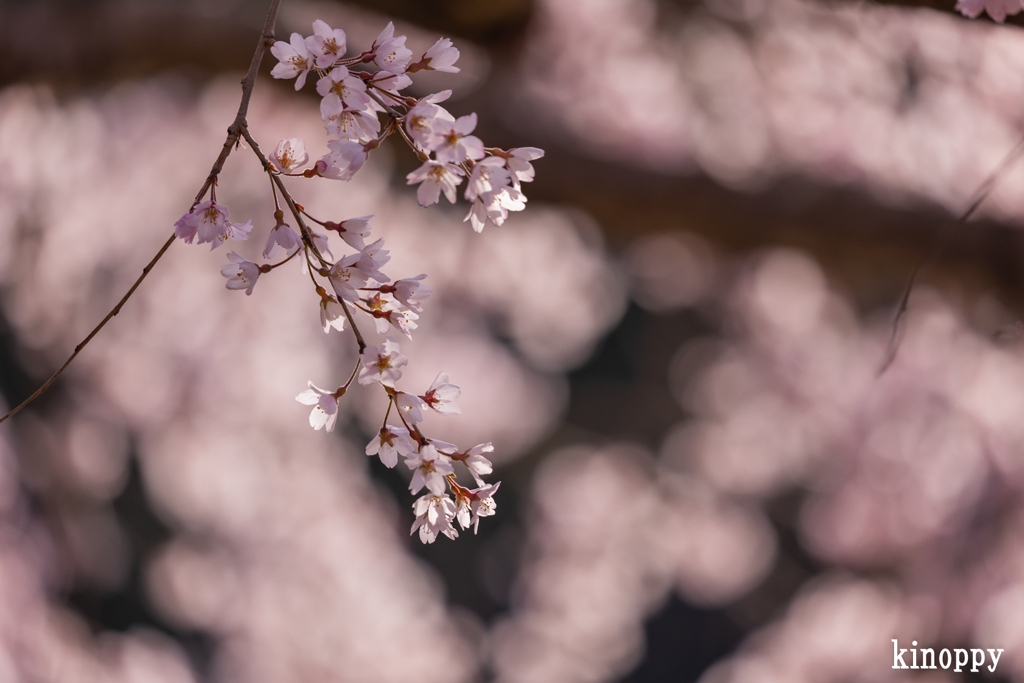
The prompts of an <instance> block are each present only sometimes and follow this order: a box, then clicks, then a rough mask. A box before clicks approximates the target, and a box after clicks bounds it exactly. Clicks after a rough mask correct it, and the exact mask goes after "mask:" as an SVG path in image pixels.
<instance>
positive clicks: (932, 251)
mask: <svg viewBox="0 0 1024 683" xmlns="http://www.w3.org/2000/svg"><path fill="white" fill-rule="evenodd" d="M1021 154H1024V137H1021V139H1020V140H1018V141H1017V144H1016V145H1014V147H1013V149H1011V150H1010V151H1009V153H1007V155H1006V156H1005V157H1004V158H1003V160H1002V161H1001V162H1000V163H999V165H998V166H997V167H996V168H995V170H994V171H992V173H990V174H989V176H988V177H987V178H985V180H984V181H983V182H982V183H981V185H979V186H978V189H977V190H975V191H974V199H973V200H972V201H971V203H970V205H969V206H968V207H967V210H966V211H964V212H963V213H962V214H960V217H959V218H957V220H956V221H955V222H953V223H952V224H950V225H948V226H946V228H945V229H944V230H943V231H942V232H941V233H940V234H939V235H938V236H937V237H936V238H934V239H933V240H932V241H931V244H930V248H929V249H928V250H927V251H925V252H924V253H923V254H921V257H920V259H918V261H917V265H915V266H914V270H913V271H911V273H910V278H909V279H908V280H907V285H906V287H904V288H903V295H902V296H901V297H900V303H899V306H898V307H897V309H896V315H895V316H894V318H893V321H892V331H891V332H890V334H889V343H888V345H887V347H886V352H885V360H884V361H883V362H882V366H881V367H880V368H879V370H878V374H879V375H882V374H884V373H885V371H886V370H888V369H889V366H890V365H892V363H893V361H894V360H896V353H897V352H898V351H899V346H900V344H899V334H898V333H899V326H900V321H901V320H902V319H903V316H904V315H905V314H906V312H907V304H908V303H909V301H910V293H911V291H912V290H913V289H914V284H915V283H916V281H917V275H918V273H919V272H920V271H921V269H922V268H923V267H924V266H925V265H926V264H927V263H930V262H932V261H934V260H935V259H937V258H938V257H939V254H940V253H942V250H943V248H944V247H945V246H946V244H947V243H948V242H949V238H950V237H952V236H953V233H954V232H955V231H956V230H957V228H959V227H960V226H962V225H964V224H965V223H966V222H967V221H968V220H969V219H970V218H971V216H973V215H974V213H975V212H976V211H977V210H978V208H979V207H980V206H981V204H982V202H984V201H985V199H987V198H988V196H989V194H991V192H992V190H993V188H995V184H996V180H998V179H999V177H1000V176H1002V175H1003V173H1005V172H1006V171H1007V170H1008V169H1009V168H1010V167H1011V166H1013V164H1014V163H1016V162H1017V160H1018V159H1019V158H1020V156H1021Z"/></svg>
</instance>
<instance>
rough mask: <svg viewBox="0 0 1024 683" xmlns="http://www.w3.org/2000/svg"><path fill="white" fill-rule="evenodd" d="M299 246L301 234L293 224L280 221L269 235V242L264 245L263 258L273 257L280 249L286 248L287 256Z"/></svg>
mask: <svg viewBox="0 0 1024 683" xmlns="http://www.w3.org/2000/svg"><path fill="white" fill-rule="evenodd" d="M298 248H299V235H298V233H296V232H295V231H294V230H292V228H291V226H289V225H286V224H285V223H279V224H277V225H276V226H274V229H273V230H271V231H270V234H269V235H267V243H266V244H265V245H264V246H263V258H266V259H271V258H274V256H275V255H276V254H277V252H278V251H280V250H281V249H284V253H285V255H287V256H291V255H292V254H293V253H294V252H295V250H296V249H298Z"/></svg>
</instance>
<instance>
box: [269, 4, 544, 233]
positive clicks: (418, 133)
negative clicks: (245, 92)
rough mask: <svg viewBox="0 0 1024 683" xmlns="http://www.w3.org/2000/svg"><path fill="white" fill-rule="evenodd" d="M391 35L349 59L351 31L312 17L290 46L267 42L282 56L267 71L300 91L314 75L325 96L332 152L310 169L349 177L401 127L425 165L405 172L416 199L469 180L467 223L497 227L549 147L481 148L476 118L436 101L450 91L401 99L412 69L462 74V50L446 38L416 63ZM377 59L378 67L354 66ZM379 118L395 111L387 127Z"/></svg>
mask: <svg viewBox="0 0 1024 683" xmlns="http://www.w3.org/2000/svg"><path fill="white" fill-rule="evenodd" d="M394 32H395V28H394V25H393V24H391V23H389V24H388V25H387V27H386V28H385V29H384V30H383V31H382V32H381V34H380V35H379V36H377V39H376V40H374V41H373V44H372V45H371V46H370V48H369V49H368V50H365V51H363V52H362V53H361V54H359V55H357V56H353V57H351V58H348V59H345V58H344V55H345V52H346V40H345V32H344V31H342V30H341V29H332V28H331V27H330V26H328V25H327V24H326V23H324V22H323V21H319V20H318V21H315V22H313V35H312V36H308V37H305V38H303V37H302V36H301V35H299V34H298V33H293V34H292V36H291V41H290V42H287V43H286V42H284V41H278V42H277V43H276V44H275V45H274V47H273V48H271V52H272V53H273V54H274V56H275V57H277V59H278V60H279V63H278V64H277V66H275V67H274V70H273V71H272V72H271V75H273V76H274V77H275V78H294V79H295V89H296V90H299V89H300V88H302V87H303V85H304V84H305V82H306V76H307V75H308V74H309V73H310V72H311V71H312V72H316V73H317V74H318V75H320V78H319V80H317V83H316V90H317V93H319V94H320V95H321V96H322V98H323V99H321V101H320V114H321V117H322V118H323V120H324V121H325V122H326V126H325V127H326V128H327V133H328V135H329V136H330V139H329V140H328V142H327V146H328V148H329V150H330V151H329V152H328V153H327V154H325V155H324V156H322V157H321V158H320V159H319V160H318V161H317V162H316V163H315V164H314V166H313V168H311V169H309V170H308V171H306V172H305V173H306V174H308V175H320V176H323V177H326V178H334V179H337V180H349V179H350V178H352V176H353V175H354V174H355V173H356V172H357V171H358V170H359V169H360V168H361V167H362V166H363V164H364V163H365V162H366V158H367V156H368V155H369V153H370V152H371V151H372V150H373V149H375V148H376V147H377V146H378V145H379V144H380V142H381V141H382V140H383V139H384V138H386V137H387V136H388V135H390V134H392V133H394V132H396V131H397V132H398V133H399V134H400V135H401V137H402V138H403V139H404V140H405V141H406V143H407V144H408V145H409V146H410V147H411V148H412V149H413V151H415V152H416V154H417V156H418V157H419V158H420V160H421V161H422V162H423V165H422V166H420V167H419V168H418V169H416V170H415V171H413V172H412V173H410V174H409V175H408V176H407V177H406V180H407V182H408V184H410V185H414V184H418V185H419V188H418V189H417V192H416V197H417V199H418V201H419V203H420V205H422V206H430V205H431V204H435V203H436V202H438V201H439V199H440V196H441V194H442V193H443V194H444V196H445V198H447V199H448V201H449V202H450V203H453V204H454V203H455V198H456V188H458V186H459V185H461V184H462V181H463V180H464V179H466V178H468V182H467V184H466V190H465V194H464V198H465V200H466V201H467V202H470V204H471V206H470V210H469V213H468V214H467V216H466V218H465V220H468V221H471V224H472V226H473V229H474V230H476V231H477V232H479V231H481V230H483V227H484V225H485V223H486V222H487V221H488V220H490V221H491V222H492V223H493V224H494V225H501V224H502V223H504V222H505V219H506V218H508V214H509V212H510V211H522V210H523V209H524V208H526V195H525V194H523V191H522V183H524V182H530V181H532V180H533V177H534V170H533V166H532V165H531V163H530V162H531V161H534V160H536V159H539V158H541V157H542V156H544V152H543V150H540V149H538V148H536V147H520V148H516V149H511V150H502V149H497V148H487V147H484V144H483V142H482V141H481V140H480V138H478V137H476V136H475V135H473V134H472V133H473V131H474V130H475V129H476V124H477V117H476V114H468V115H466V116H460V117H459V118H457V119H456V118H455V117H454V116H453V115H452V114H451V113H450V112H449V111H448V110H446V109H445V108H443V107H441V106H440V104H439V103H440V102H443V101H445V100H446V99H448V97H450V96H451V91H450V90H444V91H441V92H439V93H434V94H431V95H427V96H426V97H422V98H419V99H417V98H415V97H408V96H405V95H402V94H401V91H402V90H404V89H405V88H407V87H409V86H410V85H412V78H411V77H410V76H409V74H412V73H415V72H417V71H445V72H449V73H456V72H458V71H459V68H458V67H457V66H454V64H455V62H456V61H457V60H458V58H459V50H458V48H456V47H454V46H453V45H452V41H451V40H449V39H447V38H441V39H439V40H438V41H437V42H436V43H434V45H433V46H432V47H431V48H430V49H429V50H427V51H426V52H425V53H424V54H423V56H422V57H421V58H420V59H419V61H417V62H412V51H411V50H409V48H407V47H406V46H405V40H406V37H405V36H395V35H394ZM371 65H372V66H374V67H376V69H377V70H373V71H371V70H367V69H359V70H357V69H356V68H355V67H356V66H363V67H367V66H371ZM350 67H352V68H350ZM382 114H388V115H389V119H388V123H387V124H386V125H385V126H384V128H383V129H382V128H381V123H380V118H379V117H380V115H382ZM288 170H289V171H290V172H295V171H297V170H298V168H297V167H296V168H289V169H288Z"/></svg>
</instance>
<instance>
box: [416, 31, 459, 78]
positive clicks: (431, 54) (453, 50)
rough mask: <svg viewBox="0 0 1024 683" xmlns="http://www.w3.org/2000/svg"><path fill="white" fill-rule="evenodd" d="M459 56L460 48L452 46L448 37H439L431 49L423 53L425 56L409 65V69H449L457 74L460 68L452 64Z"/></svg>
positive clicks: (448, 70) (449, 71)
mask: <svg viewBox="0 0 1024 683" xmlns="http://www.w3.org/2000/svg"><path fill="white" fill-rule="evenodd" d="M458 58H459V49H458V48H457V47H453V46H452V41H451V40H449V39H448V38H439V39H438V41H437V42H436V43H434V44H433V45H432V46H431V47H430V49H429V50H427V51H426V52H425V53H424V54H423V58H422V59H421V60H420V61H418V62H416V63H415V64H413V65H412V66H410V67H409V71H419V70H420V69H426V70H429V71H447V72H448V73H453V74H457V73H459V71H460V69H459V67H457V66H452V65H453V64H455V61H456V60H457V59H458Z"/></svg>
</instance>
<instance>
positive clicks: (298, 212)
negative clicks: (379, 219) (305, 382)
mask: <svg viewBox="0 0 1024 683" xmlns="http://www.w3.org/2000/svg"><path fill="white" fill-rule="evenodd" d="M241 135H242V137H243V138H245V141H246V142H247V143H248V144H249V147H251V148H252V151H253V153H254V154H255V155H256V157H257V158H258V159H259V160H260V163H261V164H263V168H264V169H265V170H267V169H269V168H270V160H269V159H267V157H266V155H265V154H263V150H261V149H260V146H259V143H257V142H256V140H255V139H254V138H253V137H252V134H251V133H249V128H248V126H246V125H244V124H243V125H242V128H241ZM270 177H271V179H273V181H274V183H275V184H276V185H277V189H278V190H280V192H281V196H282V197H284V201H285V203H286V204H287V205H288V208H289V209H290V210H291V212H292V215H293V216H295V221H296V222H297V223H298V224H299V230H300V231H301V232H302V241H303V243H304V244H305V245H306V246H307V247H308V248H309V249H310V250H311V251H312V252H313V254H315V255H316V257H317V258H318V259H320V263H321V264H323V265H327V264H328V263H329V261H327V260H326V259H324V257H323V256H322V255H321V254H320V251H319V250H318V249H317V248H316V244H314V242H313V235H312V233H310V231H309V227H308V226H307V225H306V222H305V221H304V220H303V219H302V214H303V213H305V211H304V210H302V209H300V208H299V205H298V204H296V203H295V200H294V199H293V198H292V195H291V193H289V192H288V188H286V187H285V186H284V182H283V181H282V180H281V178H280V176H278V175H277V174H276V173H271V174H270ZM311 265H312V264H311ZM312 274H313V273H312V268H310V275H312ZM314 282H315V280H314ZM338 303H340V304H341V308H342V310H344V311H345V317H346V318H348V324H349V325H351V326H352V333H353V334H354V335H355V337H356V344H358V345H359V353H362V352H363V351H364V350H365V349H366V340H365V339H364V338H363V334H362V332H360V331H359V326H358V325H356V321H355V319H353V317H352V312H351V311H349V308H348V305H347V304H346V303H345V300H344V299H341V298H340V297H339V299H338Z"/></svg>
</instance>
